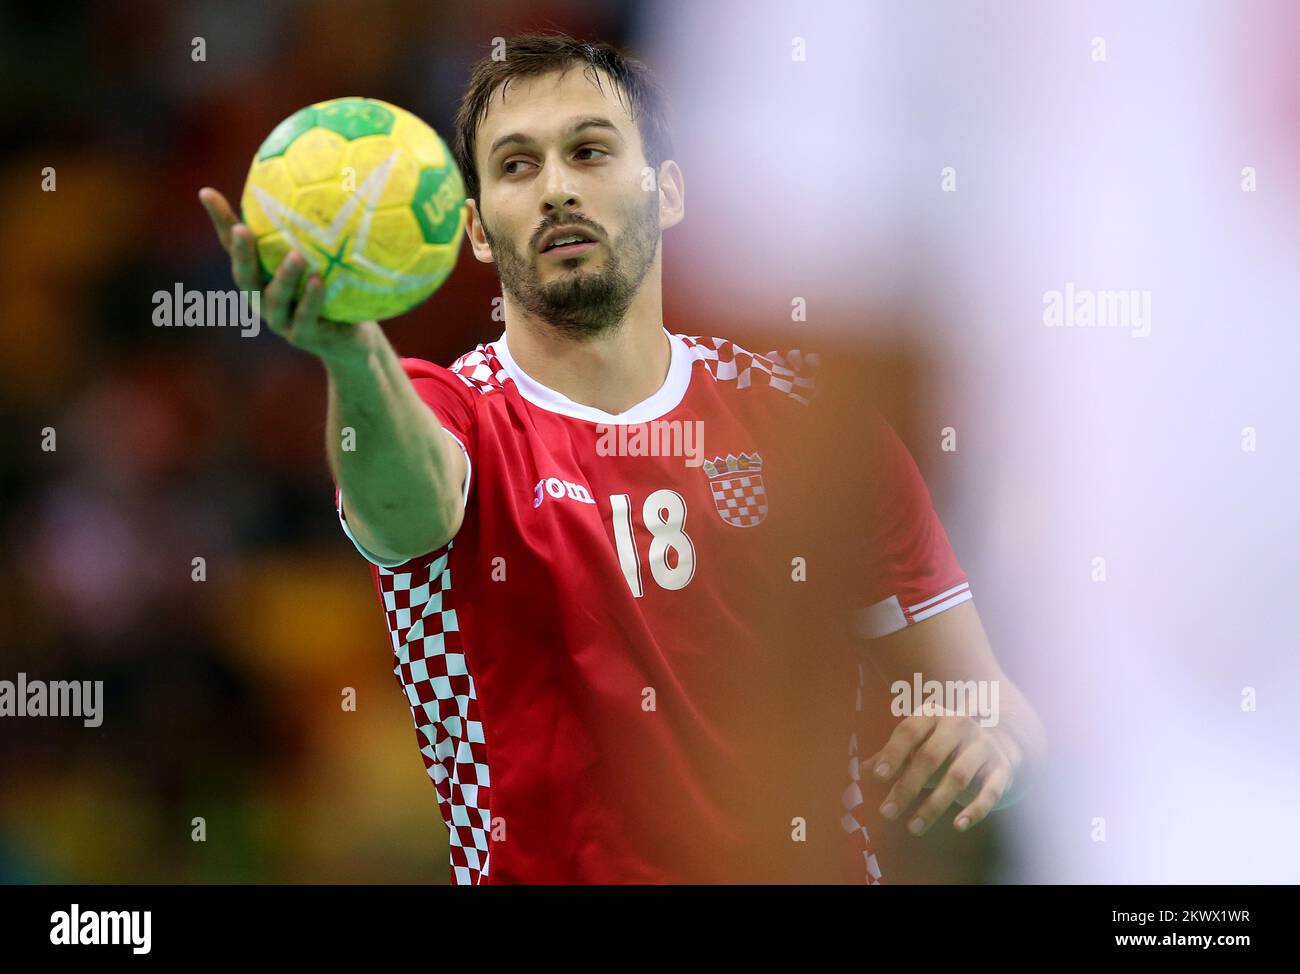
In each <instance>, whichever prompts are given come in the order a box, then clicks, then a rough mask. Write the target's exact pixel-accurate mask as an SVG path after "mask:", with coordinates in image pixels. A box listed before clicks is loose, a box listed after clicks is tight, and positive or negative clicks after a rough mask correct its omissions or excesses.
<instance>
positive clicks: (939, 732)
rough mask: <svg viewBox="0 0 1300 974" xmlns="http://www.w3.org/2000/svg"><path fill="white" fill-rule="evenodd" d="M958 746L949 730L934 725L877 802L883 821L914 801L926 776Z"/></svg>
mask: <svg viewBox="0 0 1300 974" xmlns="http://www.w3.org/2000/svg"><path fill="white" fill-rule="evenodd" d="M958 743H959V742H958V740H957V737H956V735H955V734H954V733H953V732H952V730H951V729H950V728H948V727H946V726H945V725H944V724H940V725H939V726H937V727H936V728H935V730H934V733H933V734H931V735H930V736H929V737H928V738H926V740H925V743H924V744H922V745H921V746H920V747H919V748H917V749H916V750H915V751H914V752H912V757H911V759H910V760H909V761H908V762H907V767H906V768H904V769H903V774H902V777H900V778H899V779H898V780H897V781H895V782H894V787H893V788H891V789H889V794H888V795H887V796H885V800H884V802H882V803H881V806H880V814H881V815H883V816H885V818H887V819H895V818H898V816H899V815H901V814H902V813H903V810H904V809H906V808H907V807H908V806H910V805H911V804H912V802H914V801H915V800H916V796H917V795H919V794H920V793H921V789H922V788H924V787H925V783H926V782H927V781H929V780H930V776H931V775H932V774H934V773H935V771H937V770H938V769H939V767H940V766H941V765H942V764H943V763H944V762H945V761H947V760H948V758H949V757H950V756H951V755H952V752H953V751H954V750H955V749H956V747H957V744H958Z"/></svg>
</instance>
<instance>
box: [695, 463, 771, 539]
mask: <svg viewBox="0 0 1300 974" xmlns="http://www.w3.org/2000/svg"><path fill="white" fill-rule="evenodd" d="M709 488H710V489H711V490H712V491H713V503H714V504H716V505H717V507H718V513H719V514H721V515H722V519H723V520H724V521H726V522H727V523H728V524H733V525H735V526H736V527H738V528H752V527H753V526H754V525H755V524H757V523H758V522H759V521H761V520H763V517H764V516H765V515H766V514H767V492H766V490H765V488H764V487H763V478H762V477H761V476H759V475H758V474H743V475H733V476H730V477H722V476H719V477H715V478H713V479H712V480H710V481H709Z"/></svg>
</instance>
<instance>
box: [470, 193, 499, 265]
mask: <svg viewBox="0 0 1300 974" xmlns="http://www.w3.org/2000/svg"><path fill="white" fill-rule="evenodd" d="M465 210H466V214H465V236H467V237H469V245H470V247H471V248H472V249H473V251H474V259H475V260H477V261H479V263H482V264H492V263H495V261H494V260H493V258H492V248H491V247H490V246H488V241H487V234H486V233H484V232H483V217H482V216H481V215H480V214H479V211H478V201H477V200H474V199H467V200H465Z"/></svg>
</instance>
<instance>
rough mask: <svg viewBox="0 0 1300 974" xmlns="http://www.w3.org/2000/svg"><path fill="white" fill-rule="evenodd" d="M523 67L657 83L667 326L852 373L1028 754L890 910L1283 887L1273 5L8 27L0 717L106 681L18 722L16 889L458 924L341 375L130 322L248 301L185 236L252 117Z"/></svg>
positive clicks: (2, 802) (1291, 248)
mask: <svg viewBox="0 0 1300 974" xmlns="http://www.w3.org/2000/svg"><path fill="white" fill-rule="evenodd" d="M534 28H558V29H562V30H566V31H569V32H570V33H573V34H576V35H579V36H582V37H586V38H590V39H599V40H605V41H609V42H612V43H615V44H618V45H621V46H624V47H625V48H626V49H628V50H629V51H630V52H631V53H633V54H636V55H637V56H640V57H642V58H643V59H644V60H646V61H647V62H648V63H649V64H650V65H651V66H652V67H653V68H654V69H655V70H656V71H657V73H658V74H659V76H660V78H661V80H662V81H663V83H664V85H665V87H666V88H667V89H668V92H669V95H670V98H671V100H672V102H673V105H674V108H675V112H676V119H675V121H676V128H675V138H676V143H677V160H678V162H679V164H680V165H681V167H682V169H683V172H684V174H685V179H686V189H687V202H688V208H687V213H688V217H687V220H686V221H685V223H683V224H682V225H681V226H679V227H677V228H675V229H673V230H672V231H671V232H670V233H669V234H667V235H666V236H665V251H664V254H665V273H664V296H665V318H666V324H667V326H668V327H669V328H670V329H671V330H673V331H677V332H682V333H686V334H712V335H721V336H725V337H729V338H733V339H734V340H736V341H737V342H738V343H739V344H741V345H742V346H745V347H749V348H753V349H756V350H760V351H761V350H766V349H769V348H788V347H802V348H806V349H817V350H820V351H822V352H823V353H824V354H829V355H833V356H837V357H838V359H839V360H840V361H851V362H854V363H855V367H856V368H858V369H860V371H861V375H862V382H863V388H864V389H865V390H868V391H869V393H870V395H871V397H872V398H873V399H874V400H875V401H876V402H877V403H878V404H879V406H880V408H881V409H882V410H883V411H884V412H885V414H886V415H887V417H888V418H889V419H890V421H891V422H892V423H893V424H894V426H895V428H896V429H897V430H898V431H899V433H900V435H902V437H903V439H904V440H905V442H906V443H907V444H908V446H909V447H910V448H911V450H912V452H913V454H914V456H915V457H916V459H917V462H918V464H919V465H920V467H921V469H922V472H923V473H924V474H925V476H926V479H927V481H928V483H929V484H930V488H931V491H932V493H933V495H934V499H935V505H936V508H937V509H938V511H939V514H940V516H941V518H942V519H943V521H944V524H945V526H946V527H947V530H948V534H949V537H950V539H951V540H952V543H953V546H954V548H955V549H956V551H957V554H958V557H959V559H960V560H961V562H962V564H963V567H964V568H965V569H966V571H967V573H968V574H969V575H970V578H971V583H972V589H973V591H974V593H975V602H976V605H977V606H978V607H979V609H980V613H981V616H982V618H983V620H984V625H985V628H986V629H987V631H988V633H989V636H990V638H991V640H992V642H993V645H994V648H995V650H996V651H997V653H998V655H999V658H1000V659H1001V661H1002V663H1003V665H1004V668H1005V669H1006V670H1007V672H1008V675H1009V676H1010V677H1011V678H1012V679H1013V680H1014V681H1015V682H1017V684H1018V685H1020V686H1021V688H1022V689H1024V690H1025V692H1026V693H1027V694H1028V695H1029V696H1030V698H1031V700H1032V701H1033V702H1034V703H1035V705H1036V706H1037V708H1038V710H1039V713H1040V714H1041V716H1042V717H1043V719H1044V721H1045V723H1046V724H1047V727H1048V732H1049V735H1050V737H1051V743H1052V747H1053V764H1052V767H1051V768H1050V769H1049V772H1048V774H1047V776H1046V777H1045V778H1044V779H1043V780H1042V781H1040V782H1039V783H1038V784H1037V786H1036V787H1035V789H1034V791H1033V792H1032V793H1031V795H1030V796H1029V797H1028V798H1026V799H1025V800H1024V801H1023V802H1022V803H1021V804H1020V805H1018V806H1016V807H1015V808H1013V809H1012V810H1010V811H1007V812H1004V813H1000V814H998V815H995V816H994V817H993V818H992V819H991V820H990V821H989V822H987V823H986V824H985V825H984V826H982V827H981V828H979V829H977V830H975V832H973V833H971V834H969V835H967V836H964V837H959V836H956V835H955V834H948V832H947V831H946V830H943V829H935V830H933V832H932V833H931V835H929V836H927V837H926V838H925V839H924V840H922V841H917V840H913V839H911V838H910V837H907V836H904V835H900V834H898V833H899V832H900V831H901V830H898V829H897V827H894V826H891V827H890V828H888V829H887V828H885V827H884V825H883V824H882V823H880V822H879V820H878V819H877V820H875V821H874V822H873V823H872V826H871V832H872V837H873V840H874V841H875V842H876V844H877V846H878V855H879V860H880V864H881V868H882V869H883V871H884V876H885V880H886V882H896V883H898V882H902V883H907V882H1065V883H1094V882H1100V883H1108V882H1136V883H1145V882H1285V881H1294V880H1295V878H1296V876H1297V875H1300V839H1297V838H1296V837H1295V835H1296V833H1295V832H1294V830H1293V829H1291V827H1290V820H1289V813H1290V812H1291V810H1292V809H1294V808H1296V807H1297V804H1298V803H1300V773H1298V772H1297V760H1296V756H1295V755H1296V744H1295V742H1296V740H1297V736H1298V735H1297V730H1300V719H1298V718H1297V716H1296V714H1297V708H1295V707H1293V706H1292V705H1290V704H1289V703H1288V702H1287V701H1288V699H1289V697H1288V694H1289V693H1290V692H1293V691H1294V689H1295V688H1296V687H1297V686H1300V662H1298V660H1300V653H1298V652H1297V650H1300V639H1298V635H1300V599H1296V597H1295V595H1294V591H1293V585H1294V582H1295V579H1296V577H1297V555H1296V553H1295V552H1296V548H1295V540H1294V539H1295V538H1296V537H1297V533H1298V532H1297V528H1300V524H1297V521H1298V520H1300V518H1298V517H1297V514H1296V508H1295V505H1294V504H1293V503H1292V500H1291V498H1292V494H1293V492H1294V484H1295V482H1296V480H1297V475H1298V474H1300V464H1298V463H1297V459H1296V458H1297V443H1296V417H1297V408H1296V406H1297V395H1296V390H1295V372H1296V365H1297V362H1300V354H1298V353H1300V347H1298V346H1300V338H1298V337H1297V328H1296V325H1297V318H1298V316H1297V312H1296V298H1295V289H1296V286H1297V283H1298V281H1300V276H1298V275H1297V268H1300V177H1298V174H1300V62H1298V61H1297V60H1296V58H1295V56H1294V51H1295V44H1296V40H1297V38H1298V37H1300V8H1297V7H1296V6H1295V5H1294V4H1290V3H1286V2H1284V0H1273V2H1246V3H1241V2H1227V0H1222V2H1215V3H1204V2H1202V3H1196V2H1188V3H1173V2H1166V3H1147V4H1142V5H1132V4H1125V3H1119V2H1115V3H1061V4H1051V5H1047V4H1042V5H1039V4H1028V3H967V2H962V3H957V2H951V3H940V2H927V3H916V4H899V3H875V2H870V3H864V2H847V0H846V2H826V0H800V2H798V3H793V2H782V3H776V2H767V0H760V2H745V3H741V2H738V0H737V2H725V0H711V2H704V3H701V2H689V0H659V2H655V3H628V2H614V0H609V2H595V0H592V2H577V0H573V2H561V0H528V2H513V0H497V2H495V3H492V4H480V3H469V2H456V3H452V2H446V3H435V2H414V0H410V2H386V0H378V2H373V3H367V4H365V5H364V6H358V5H357V4H355V3H345V2H332V0H325V2H313V3H308V2H277V3H261V2H253V0H238V2H226V3H215V2H213V3H201V2H189V0H180V2H130V0H128V2H123V3H75V2H74V3H64V4H59V5H52V4H47V5H30V4H29V5H24V8H23V9H21V10H18V9H6V10H5V11H4V12H3V13H2V14H0V59H2V60H0V63H2V64H3V79H4V84H3V86H0V116H2V118H3V131H4V133H5V138H4V146H5V148H4V150H3V151H4V157H3V162H2V164H0V166H2V168H0V214H3V219H2V220H0V240H3V244H4V252H5V254H6V259H5V260H4V261H3V262H2V263H0V302H3V304H2V313H0V341H2V346H0V347H2V348H3V354H0V431H2V432H3V437H4V443H5V446H6V448H5V449H4V450H3V451H0V652H2V654H3V658H2V663H3V665H2V666H0V679H10V680H12V679H14V678H15V674H17V673H18V672H20V671H21V672H26V673H27V674H28V676H29V677H31V678H33V679H36V678H43V679H86V680H104V681H105V695H106V699H105V704H104V712H105V715H106V718H105V720H104V723H103V725H102V726H101V727H99V728H97V729H84V728H82V727H81V725H80V723H79V722H77V721H73V720H22V721H19V720H17V719H16V718H15V719H11V720H5V721H3V722H0V881H8V882H32V881H35V882H146V883H147V882H347V881H365V882H384V881H391V882H428V883H443V882H446V881H447V865H446V830H445V828H444V826H443V825H442V822H441V820H440V818H439V816H438V813H437V809H436V806H435V796H434V790H433V788H432V786H431V785H430V783H429V781H428V779H427V777H426V775H425V773H424V770H423V766H422V763H421V761H420V756H419V753H418V750H417V748H416V747H415V746H414V737H413V731H412V727H411V719H410V714H409V711H408V709H407V707H406V704H405V701H404V698H403V697H402V696H401V694H400V692H399V690H398V687H397V685H396V683H395V681H394V679H393V677H392V666H391V662H390V658H391V650H390V647H389V642H388V637H387V634H386V632H385V629H384V622H383V618H382V614H381V613H380V612H379V610H378V607H377V605H376V603H375V597H374V592H373V589H372V587H371V581H370V577H369V573H368V571H367V568H366V564H365V563H364V562H363V561H362V560H361V559H360V558H359V557H358V556H357V554H356V552H355V551H354V549H353V548H352V546H351V544H350V543H349V542H348V541H347V539H346V538H345V537H344V536H343V534H342V532H341V531H340V530H339V526H338V523H337V519H336V516H335V513H334V510H333V507H332V488H331V482H330V478H329V473H328V469H327V467H326V464H325V455H324V449H323V435H324V433H323V431H324V416H325V408H324V407H325V398H324V394H325V382H324V374H323V372H322V371H321V369H320V367H319V365H317V364H316V362H315V361H314V360H312V359H310V358H308V357H306V356H304V355H302V354H301V353H298V352H295V351H293V350H291V349H289V348H288V347H287V346H285V345H284V344H283V343H282V342H281V341H280V340H279V339H278V338H276V337H275V336H274V335H273V334H271V333H270V332H269V331H268V330H266V329H263V330H262V333H261V334H260V335H259V336H258V337H257V338H255V339H247V338H241V337H239V336H238V333H237V332H236V331H235V330H234V329H211V330H208V331H203V330H199V329H184V328H181V329H160V328H155V327H154V326H153V325H152V323H151V313H152V310H153V305H152V302H151V296H152V294H153V293H154V292H155V291H156V290H159V289H163V290H170V289H172V288H173V287H174V286H175V285H176V284H177V283H182V284H183V285H184V286H185V287H187V288H190V289H226V288H228V287H229V286H230V282H229V277H228V265H227V261H226V259H225V257H224V254H223V253H222V252H221V250H220V248H219V247H218V245H217V243H216V241H215V239H214V236H213V234H212V230H211V226H210V224H209V222H208V220H207V217H206V216H205V214H204V213H203V211H202V209H201V207H200V206H199V204H198V201H197V199H196V195H195V194H196V193H197V190H198V189H199V187H200V186H203V185H213V186H216V187H218V188H220V189H222V190H223V191H224V192H225V193H226V194H227V196H228V197H230V198H231V199H232V200H237V199H238V196H239V193H240V190H241V188H242V184H243V178H244V175H245V173H246V171H247V167H248V164H249V162H250V160H251V157H252V154H253V152H254V150H255V149H256V147H257V146H258V145H259V144H260V142H261V141H262V139H263V138H264V137H265V135H266V134H267V133H268V132H269V131H270V130H271V128H272V127H273V126H274V125H275V124H276V123H277V122H279V121H280V120H281V119H282V118H284V117H285V116H287V115H289V114H290V113H291V112H293V111H294V110H295V109H297V108H300V107H302V106H303V105H306V104H308V103H311V102H315V101H320V100H323V99H327V98H333V97H339V96H343V95H366V96H371V97H377V98H382V99H384V100H387V101H390V102H394V103H396V104H399V105H402V106H403V107H406V108H409V109H410V110H412V111H414V112H415V113H416V114H418V115H420V116H422V117H424V118H425V119H426V120H428V121H429V122H430V123H431V124H432V125H434V127H435V128H437V129H438V131H439V132H440V133H441V134H442V135H443V136H444V138H446V139H450V133H451V120H452V116H453V113H454V111H455V108H456V105H457V103H458V100H459V98H460V95H461V93H462V91H463V88H464V85H465V82H466V79H467V77H468V71H469V67H470V65H471V64H472V63H473V62H474V61H475V60H477V59H478V58H480V57H482V56H484V55H486V54H487V53H488V52H489V49H490V45H491V43H492V38H494V37H498V36H508V35H509V34H511V33H513V32H516V31H519V30H524V29H534ZM196 37H202V38H204V40H205V43H206V58H207V59H206V61H204V62H199V63H196V62H194V61H193V60H192V59H191V50H192V47H191V43H192V40H193V39H194V38H196ZM45 167H54V169H55V171H56V173H57V191H55V192H42V190H41V180H42V177H43V170H44V169H45ZM1247 170H1249V176H1248V175H1247ZM1247 185H1249V189H1247V188H1246V187H1247ZM1067 286H1070V287H1074V288H1079V289H1091V290H1093V291H1111V290H1113V291H1137V292H1146V293H1149V295H1150V301H1151V319H1150V328H1149V332H1148V333H1146V334H1144V335H1139V334H1138V333H1137V331H1136V330H1135V329H1126V328H1099V327H1098V328H1088V327H1079V328H1058V327H1047V326H1046V325H1045V322H1044V299H1045V295H1048V294H1050V292H1053V291H1064V290H1065V289H1066V288H1067ZM497 293H498V286H497V280H496V277H495V274H494V272H493V269H492V268H491V267H490V266H486V265H482V264H479V263H477V262H476V261H474V260H473V259H472V257H471V256H470V255H469V254H468V252H467V250H466V251H462V254H461V259H460V262H459V265H458V267H457V270H456V271H455V273H454V274H453V276H452V278H451V280H450V281H449V282H448V283H447V284H446V285H445V286H444V287H443V288H442V289H441V290H440V291H439V293H438V294H437V295H436V296H435V297H434V298H433V299H432V300H431V301H429V302H428V303H426V304H425V305H424V306H423V307H421V308H419V309H417V310H416V311H414V312H412V313H411V314H409V315H406V316H403V317H402V318H400V319H397V320H396V321H393V322H391V323H389V324H388V325H386V329H387V331H388V334H389V335H390V337H391V339H392V340H393V342H394V344H395V346H396V347H397V349H398V351H399V352H400V353H401V354H403V355H411V356H419V357H423V358H428V359H431V360H433V361H436V362H439V363H442V364H447V363H450V362H451V361H452V360H453V359H454V358H455V357H456V356H458V355H459V354H460V353H462V352H464V351H466V350H468V349H470V348H472V347H473V346H474V345H475V344H477V343H478V342H481V341H485V340H490V339H492V338H495V337H497V336H498V335H499V334H500V332H501V326H500V323H498V322H494V321H492V320H491V299H492V297H493V296H494V295H496V294H497ZM795 298H803V299H804V301H805V302H806V306H807V320H792V315H791V307H792V301H794V300H795ZM45 427H53V428H55V429H56V430H57V437H58V440H57V442H58V449H57V451H55V452H46V451H43V450H42V449H41V447H40V444H41V437H42V430H43V429H44V428H45ZM945 428H951V429H952V430H954V431H955V433H956V437H957V439H956V442H957V449H956V450H955V451H953V450H943V449H941V436H942V431H943V430H944V429H945ZM1247 428H1250V430H1252V431H1253V435H1254V437H1255V443H1256V446H1255V448H1254V449H1253V450H1251V449H1243V442H1245V441H1246V440H1248V439H1249V437H1248V436H1247V434H1246V433H1245V432H1244V431H1245V430H1246V429H1247ZM196 556H202V557H204V558H205V559H206V560H207V581H206V582H203V583H196V582H194V581H192V580H191V559H192V558H194V557H196ZM1097 559H1104V578H1100V577H1098V564H1099V563H1098V561H1097ZM343 687H353V688H355V689H356V691H357V701H358V707H357V710H356V711H355V712H347V711H344V710H342V709H341V707H340V705H339V702H340V691H341V688H343ZM1248 688H1253V690H1254V691H1255V692H1256V700H1257V709H1255V710H1243V706H1242V700H1243V693H1245V692H1246V691H1247V689H1248ZM878 746H879V745H878V744H877V743H873V744H872V746H871V747H872V749H875V748H876V747H878ZM876 804H879V803H878V802H877V803H876ZM872 808H874V806H872ZM196 816H200V817H203V818H204V819H205V820H206V823H207V841H205V842H193V841H191V828H192V825H191V822H192V819H193V818H195V817H196ZM1099 822H1101V824H1102V827H1103V828H1104V841H1101V840H1099V830H1098V823H1099Z"/></svg>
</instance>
